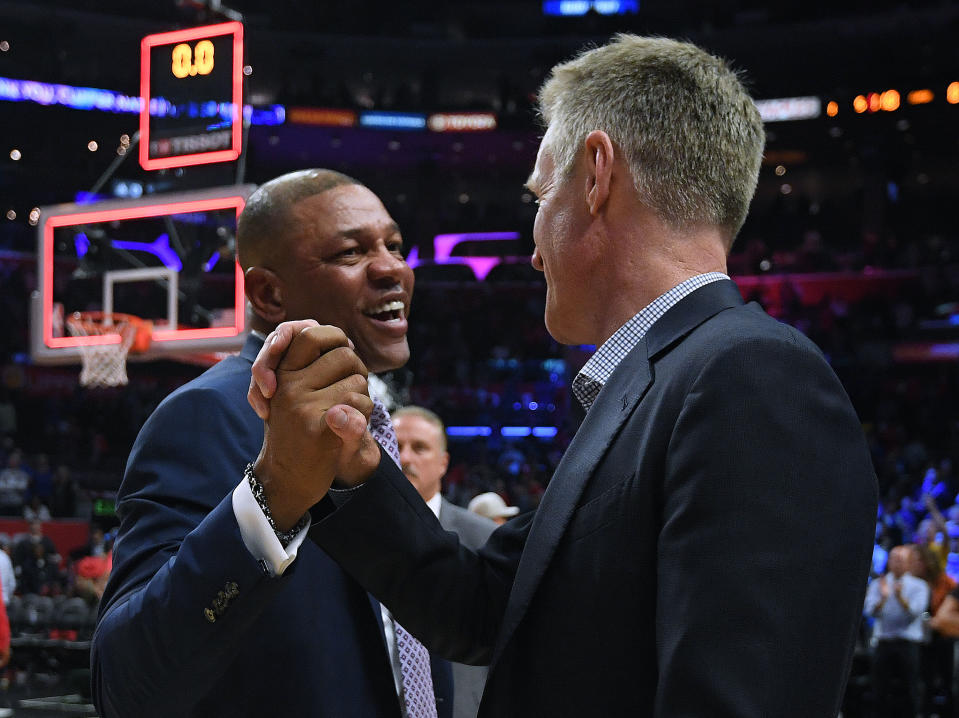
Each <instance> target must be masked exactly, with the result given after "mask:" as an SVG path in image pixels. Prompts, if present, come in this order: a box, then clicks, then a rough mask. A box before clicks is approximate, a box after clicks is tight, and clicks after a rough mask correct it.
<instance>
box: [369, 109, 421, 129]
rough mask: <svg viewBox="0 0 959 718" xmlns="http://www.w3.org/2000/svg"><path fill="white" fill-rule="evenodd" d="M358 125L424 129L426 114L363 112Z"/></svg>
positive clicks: (378, 127)
mask: <svg viewBox="0 0 959 718" xmlns="http://www.w3.org/2000/svg"><path fill="white" fill-rule="evenodd" d="M360 127H371V128H376V129H384V130H425V129H426V115H423V114H420V113H418V112H363V113H360Z"/></svg>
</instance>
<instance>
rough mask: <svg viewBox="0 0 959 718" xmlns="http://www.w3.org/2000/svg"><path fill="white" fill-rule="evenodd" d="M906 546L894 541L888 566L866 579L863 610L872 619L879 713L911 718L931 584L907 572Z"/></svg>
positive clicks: (916, 697) (892, 717)
mask: <svg viewBox="0 0 959 718" xmlns="http://www.w3.org/2000/svg"><path fill="white" fill-rule="evenodd" d="M909 554H910V549H909V548H908V547H906V546H896V547H895V548H894V549H893V550H892V552H891V553H890V554H889V571H888V572H887V573H885V574H883V575H882V576H880V577H879V578H876V579H873V580H872V581H871V582H870V583H869V588H868V590H867V591H866V606H865V611H866V614H868V615H869V616H872V617H874V618H875V619H876V624H875V629H874V634H873V635H874V637H875V638H877V639H878V641H877V643H876V653H875V657H874V659H873V686H874V692H875V696H876V705H877V706H878V707H879V710H880V715H882V716H887V717H888V718H914V716H915V714H916V712H917V711H918V708H919V645H920V643H922V640H923V628H922V614H923V612H924V611H925V610H926V608H927V607H928V605H929V587H928V586H927V585H926V582H925V581H923V580H922V579H921V578H916V577H915V576H912V575H911V574H910V573H909V572H908V569H909V564H910V557H909Z"/></svg>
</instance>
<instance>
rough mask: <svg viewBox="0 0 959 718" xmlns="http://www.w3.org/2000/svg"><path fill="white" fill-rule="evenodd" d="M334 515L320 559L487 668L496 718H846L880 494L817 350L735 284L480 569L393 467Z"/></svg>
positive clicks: (692, 305)
mask: <svg viewBox="0 0 959 718" xmlns="http://www.w3.org/2000/svg"><path fill="white" fill-rule="evenodd" d="M321 508H322V513H320V512H318V516H320V515H322V517H323V518H322V520H321V521H319V522H318V523H317V524H316V525H315V526H314V528H313V529H312V530H311V536H312V537H313V539H314V540H315V541H317V542H318V543H319V544H320V545H321V546H323V547H324V548H325V549H326V550H327V551H328V553H329V554H330V555H331V556H333V557H334V558H335V559H336V560H337V561H339V562H340V563H341V564H342V565H343V566H344V567H346V569H347V570H348V571H349V572H350V573H352V574H353V575H354V576H355V577H357V579H358V580H359V581H360V582H361V583H363V585H365V586H366V587H367V588H369V589H370V590H371V591H372V592H373V594H374V595H376V596H377V597H378V598H379V599H380V600H382V601H384V602H385V603H386V604H387V605H388V606H390V607H391V609H392V610H393V611H394V614H395V615H396V616H397V617H398V618H399V619H400V620H401V621H402V622H403V623H404V625H406V626H408V627H409V628H410V629H411V630H412V631H413V632H414V633H415V634H416V635H418V636H419V637H420V638H421V639H422V640H423V641H424V642H425V643H426V644H427V645H428V646H430V647H431V649H433V650H436V651H439V652H440V653H442V654H444V655H446V656H447V657H450V658H453V659H456V660H460V661H463V662H469V661H482V660H485V659H489V660H491V667H490V674H489V679H488V682H487V686H486V692H485V694H484V698H483V703H482V707H481V711H480V713H481V715H483V716H488V717H490V718H492V717H494V716H496V717H502V716H531V715H536V716H539V715H543V716H546V715H548V716H621V715H631V716H633V715H635V716H656V717H661V718H666V717H669V718H674V717H676V716H684V717H685V716H704V717H705V716H708V717H709V718H722V717H723V716H729V717H730V718H732V717H733V716H735V717H736V718H772V717H775V718H790V717H793V716H795V717H796V718H799V717H800V716H801V717H803V718H807V717H812V716H823V717H825V716H830V717H831V716H835V715H836V713H837V711H838V708H839V704H840V700H841V696H842V692H843V688H844V686H845V682H846V677H847V674H848V670H849V665H850V660H851V656H852V650H853V645H854V637H855V631H856V626H857V625H858V619H859V615H860V612H861V609H862V601H863V594H864V590H865V587H866V579H867V575H868V569H869V562H870V556H871V551H872V539H873V530H874V522H875V516H876V480H875V474H874V472H873V469H872V466H871V462H870V459H869V454H868V451H867V449H866V443H865V440H864V437H863V434H862V430H861V427H860V424H859V421H858V420H857V417H856V414H855V412H854V411H853V409H852V407H851V405H850V403H849V400H848V397H847V396H846V394H845V392H844V391H843V389H842V386H841V385H840V383H839V381H838V380H837V378H836V376H835V374H834V373H833V372H832V370H831V369H830V368H829V366H828V364H827V363H826V361H825V360H824V358H823V356H822V354H821V353H820V352H819V350H818V349H817V348H816V347H815V346H814V345H813V344H812V343H811V342H809V341H808V340H807V339H806V338H805V337H804V336H802V335H801V334H800V333H799V332H797V331H795V330H794V329H792V328H791V327H788V326H786V325H784V324H780V323H778V322H776V321H774V320H773V319H771V318H770V317H768V316H767V315H766V314H765V313H764V312H763V311H762V310H761V309H760V308H759V307H758V306H756V305H749V306H744V305H743V301H742V298H741V297H740V295H739V292H738V290H737V288H736V286H735V285H734V284H733V283H732V282H730V281H721V282H716V283H713V284H710V285H707V286H705V287H702V288H700V289H698V290H696V291H694V292H693V293H692V294H690V295H688V296H687V297H686V298H685V299H683V300H682V301H681V302H679V303H678V304H677V305H676V306H674V307H673V308H672V309H671V310H670V311H668V312H667V313H666V314H665V315H664V316H663V317H662V318H661V319H660V320H659V321H657V322H656V323H655V324H654V326H653V327H652V328H651V330H650V331H649V333H648V334H647V336H646V337H645V338H644V340H643V341H641V342H640V343H639V344H638V345H637V346H636V347H635V349H634V350H633V351H632V352H631V353H630V354H629V355H628V356H627V357H626V358H625V359H624V361H623V362H622V363H621V364H620V365H619V367H618V368H617V369H616V371H615V372H614V374H613V376H612V377H611V378H610V380H609V381H608V382H607V384H606V385H605V386H604V388H603V390H602V391H601V392H600V395H599V397H598V398H597V400H596V402H595V404H594V405H593V407H592V408H591V409H590V411H589V413H588V414H587V416H586V419H585V420H584V422H583V424H582V426H581V427H580V429H579V431H578V433H577V434H576V436H575V438H574V439H573V442H572V443H571V445H570V447H569V449H568V451H567V452H566V455H565V456H564V458H563V460H562V462H561V463H560V465H559V467H558V468H557V470H556V473H555V475H554V477H553V479H552V482H551V483H550V485H549V488H548V489H547V491H546V493H545V495H544V497H543V500H542V503H541V505H540V507H539V508H538V510H537V511H536V512H535V513H533V514H530V515H526V516H522V517H518V518H516V519H514V520H513V521H511V522H509V523H507V524H506V525H505V526H503V527H501V528H500V529H498V530H497V531H496V532H495V533H494V534H493V536H492V537H491V538H490V541H489V542H488V543H487V545H486V546H485V547H484V548H483V549H482V550H481V551H480V552H479V555H476V554H473V553H471V552H469V551H467V550H465V549H463V548H462V547H460V546H459V544H458V543H457V542H456V540H455V537H452V536H451V535H450V534H447V533H445V532H443V531H442V530H441V528H440V527H439V526H438V525H437V524H436V521H435V519H434V517H433V516H432V514H431V513H430V512H429V511H428V510H427V509H426V508H425V507H424V506H423V502H422V501H421V500H419V497H418V496H417V494H416V493H415V492H414V491H411V490H410V487H409V484H408V482H407V481H405V480H404V478H403V476H402V474H399V472H397V471H394V470H393V467H392V466H391V464H390V462H389V461H384V462H381V464H380V468H379V470H378V471H377V473H376V474H375V475H374V476H373V477H372V478H371V479H370V481H369V482H368V483H367V484H366V486H365V487H364V488H363V489H362V490H361V491H358V492H357V493H356V494H355V496H354V498H353V499H352V500H351V501H350V502H348V503H346V504H345V505H344V506H342V507H341V508H339V509H337V510H335V511H333V510H330V505H329V503H327V502H324V504H323V505H322V507H321ZM437 618H439V620H438V621H437V620H436V619H437Z"/></svg>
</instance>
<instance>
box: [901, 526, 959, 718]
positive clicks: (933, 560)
mask: <svg viewBox="0 0 959 718" xmlns="http://www.w3.org/2000/svg"><path fill="white" fill-rule="evenodd" d="M909 573H911V574H912V575H913V576H915V577H917V578H921V579H922V580H923V581H925V582H926V583H927V584H928V585H929V609H928V610H929V613H931V614H933V615H935V613H936V612H937V611H938V610H939V607H940V606H941V605H942V603H943V601H944V600H945V599H946V596H948V595H949V594H950V593H951V592H952V591H954V590H955V589H956V582H955V581H954V580H952V579H951V578H950V577H949V576H948V575H947V574H946V572H945V571H943V570H942V567H941V566H940V565H939V559H938V557H937V556H936V554H935V553H934V552H933V549H932V548H930V547H929V546H927V545H925V544H911V545H910V546H909ZM930 623H931V622H930ZM929 628H930V629H931V630H930V631H929V634H928V636H927V637H928V641H927V642H926V643H924V644H923V645H922V646H921V648H920V652H919V653H920V656H919V657H920V673H921V675H922V684H923V689H924V694H925V695H924V699H923V706H924V707H925V708H928V709H931V708H932V707H933V705H934V699H935V697H936V696H945V697H946V699H947V700H948V702H949V703H950V704H951V702H952V666H953V657H952V653H953V646H952V640H951V639H949V638H947V637H945V636H944V635H943V634H942V633H940V632H939V631H937V630H936V629H934V628H932V626H931V625H930V626H929Z"/></svg>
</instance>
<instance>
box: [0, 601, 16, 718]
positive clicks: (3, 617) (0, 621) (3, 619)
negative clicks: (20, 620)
mask: <svg viewBox="0 0 959 718" xmlns="http://www.w3.org/2000/svg"><path fill="white" fill-rule="evenodd" d="M0 589H2V590H3V593H4V595H6V586H0ZM9 662H10V619H9V618H8V616H7V609H6V606H5V605H4V604H2V603H0V668H5V667H6V665H7V664H8V663H9ZM6 710H8V709H6V708H0V716H5V715H13V711H10V712H9V713H5V712H4V711H6Z"/></svg>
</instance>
